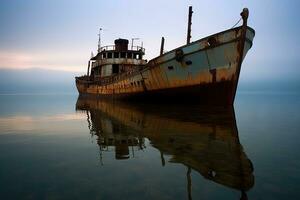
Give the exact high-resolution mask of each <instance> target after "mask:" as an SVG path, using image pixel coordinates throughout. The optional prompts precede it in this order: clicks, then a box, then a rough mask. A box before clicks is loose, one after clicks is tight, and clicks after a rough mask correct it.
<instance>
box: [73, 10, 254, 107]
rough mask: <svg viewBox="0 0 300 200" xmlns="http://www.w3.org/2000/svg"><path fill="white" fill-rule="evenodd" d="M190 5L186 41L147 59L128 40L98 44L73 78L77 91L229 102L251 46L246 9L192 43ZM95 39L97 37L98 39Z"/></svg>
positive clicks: (122, 96)
mask: <svg viewBox="0 0 300 200" xmlns="http://www.w3.org/2000/svg"><path fill="white" fill-rule="evenodd" d="M192 13H193V11H192V7H189V14H188V29H187V41H186V44H185V45H183V46H180V47H178V48H176V49H174V50H171V51H168V52H164V37H162V40H161V48H160V55H159V56H158V57H156V58H154V59H151V60H150V61H147V60H145V59H143V56H144V55H145V48H143V47H142V46H133V44H132V45H131V48H128V43H129V42H128V40H127V39H117V40H115V44H114V45H110V46H102V47H101V45H100V43H99V44H98V53H97V55H96V56H93V57H92V58H91V59H90V60H89V61H88V68H87V74H86V75H84V76H80V77H76V78H75V79H76V87H77V89H78V92H79V94H80V95H89V96H94V97H99V98H112V99H127V100H137V99H138V100H140V99H143V100H151V101H152V100H156V101H165V100H168V101H170V102H172V101H178V100H180V101H182V100H184V101H193V102H199V103H204V104H218V105H233V103H234V99H235V94H236V90H237V85H238V80H239V75H240V71H241V65H242V62H243V59H244V58H245V56H246V54H247V52H248V50H249V49H250V48H251V47H252V41H253V38H254V35H255V31H254V30H253V29H252V28H251V27H249V26H248V25H247V19H248V16H249V11H248V9H247V8H244V9H243V11H242V12H241V20H242V25H241V26H237V27H233V28H230V29H228V30H225V31H223V32H219V33H216V34H213V35H210V36H208V37H205V38H202V39H199V40H196V41H193V42H191V24H192ZM99 39H100V38H99Z"/></svg>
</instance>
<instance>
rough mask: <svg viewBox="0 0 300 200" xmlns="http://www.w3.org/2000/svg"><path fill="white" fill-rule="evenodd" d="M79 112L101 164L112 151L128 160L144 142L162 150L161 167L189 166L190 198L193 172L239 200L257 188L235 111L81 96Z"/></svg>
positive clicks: (77, 107) (143, 146) (187, 175)
mask: <svg viewBox="0 0 300 200" xmlns="http://www.w3.org/2000/svg"><path fill="white" fill-rule="evenodd" d="M76 110H77V111H78V112H86V115H87V121H88V128H89V130H90V133H91V135H92V136H95V137H96V138H97V144H98V145H99V149H100V161H101V164H102V165H103V164H105V161H103V159H102V156H103V154H105V153H106V152H107V151H114V155H115V159H117V160H118V159H130V158H132V157H134V153H135V151H139V150H143V149H144V148H146V145H145V140H149V141H150V144H151V145H152V146H153V147H155V148H157V149H158V150H159V152H160V154H161V155H160V157H161V164H162V166H165V165H167V164H168V162H169V163H170V164H173V163H176V164H181V165H184V166H185V167H186V178H187V195H188V198H189V199H192V191H191V190H192V187H191V185H192V177H191V171H192V170H194V171H196V172H199V173H200V174H201V176H202V177H204V178H206V179H209V180H211V181H213V182H215V183H218V184H221V185H223V186H226V187H229V188H233V189H236V190H239V191H240V192H241V196H240V199H247V194H246V191H248V190H249V189H250V188H252V187H253V185H254V175H253V165H252V163H251V161H250V160H249V158H248V157H247V155H246V154H245V152H244V151H243V147H242V145H241V144H240V141H239V135H238V129H237V126H236V121H235V114H234V110H233V109H232V108H231V109H227V108H226V109H225V108H209V109H207V108H206V109H205V108H203V107H197V106H188V107H187V106H184V107H182V106H176V105H168V106H166V105H147V106H144V105H141V104H134V105H133V104H127V103H124V102H108V101H101V100H96V99H90V98H86V97H79V98H78V100H77V103H76ZM132 130H135V131H132ZM166 156H168V158H170V159H169V160H166V159H165V157H166Z"/></svg>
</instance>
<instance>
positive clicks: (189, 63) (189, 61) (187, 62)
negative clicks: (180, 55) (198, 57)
mask: <svg viewBox="0 0 300 200" xmlns="http://www.w3.org/2000/svg"><path fill="white" fill-rule="evenodd" d="M192 63H193V62H192V61H191V60H187V61H185V64H187V65H191V64H192Z"/></svg>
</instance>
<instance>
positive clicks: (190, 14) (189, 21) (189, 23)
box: [186, 6, 193, 44]
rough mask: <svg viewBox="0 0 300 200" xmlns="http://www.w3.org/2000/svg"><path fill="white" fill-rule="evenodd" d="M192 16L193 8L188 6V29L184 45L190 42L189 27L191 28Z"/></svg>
mask: <svg viewBox="0 0 300 200" xmlns="http://www.w3.org/2000/svg"><path fill="white" fill-rule="evenodd" d="M192 14H193V7H192V6H189V17H188V29H187V36H186V44H189V43H190V42H191V37H192V36H191V26H192Z"/></svg>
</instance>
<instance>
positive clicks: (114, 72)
mask: <svg viewBox="0 0 300 200" xmlns="http://www.w3.org/2000/svg"><path fill="white" fill-rule="evenodd" d="M112 73H113V74H118V73H119V65H118V64H113V65H112Z"/></svg>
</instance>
